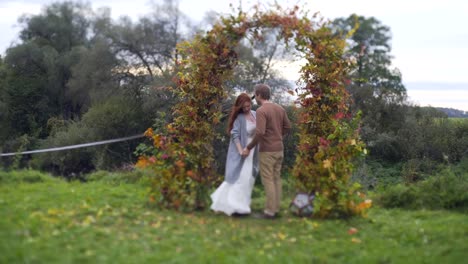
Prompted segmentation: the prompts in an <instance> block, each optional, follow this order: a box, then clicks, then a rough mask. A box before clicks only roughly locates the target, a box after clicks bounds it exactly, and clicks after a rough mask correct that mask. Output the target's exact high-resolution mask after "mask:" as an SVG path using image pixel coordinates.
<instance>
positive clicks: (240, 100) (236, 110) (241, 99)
mask: <svg viewBox="0 0 468 264" xmlns="http://www.w3.org/2000/svg"><path fill="white" fill-rule="evenodd" d="M245 102H250V103H252V99H251V98H250V96H249V95H248V94H246V93H241V94H239V96H237V99H236V102H235V103H234V105H233V106H232V110H231V113H230V114H229V122H228V127H227V133H228V134H231V130H232V127H233V125H234V121H235V120H236V118H237V116H238V115H239V114H240V113H243V110H242V106H243V105H244V103H245Z"/></svg>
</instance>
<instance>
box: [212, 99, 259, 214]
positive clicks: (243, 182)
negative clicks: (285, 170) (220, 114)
mask: <svg viewBox="0 0 468 264" xmlns="http://www.w3.org/2000/svg"><path fill="white" fill-rule="evenodd" d="M251 109H252V99H251V98H250V96H248V95H247V94H246V93H241V94H240V95H239V96H238V97H237V99H236V102H235V104H234V106H233V107H232V110H231V114H230V116H229V123H228V129H227V132H228V133H229V134H230V143H229V149H228V153H227V158H226V170H225V175H224V181H223V183H222V184H221V185H220V186H219V187H218V189H216V191H215V192H214V193H213V194H211V200H212V201H213V204H212V205H211V209H212V210H214V211H216V212H223V213H225V214H227V215H247V214H250V212H251V210H250V201H251V195H252V190H253V186H254V183H255V176H256V175H257V174H258V151H257V147H255V150H254V151H250V154H249V155H248V156H247V157H245V158H243V157H242V151H243V149H244V148H245V147H246V146H247V145H248V144H249V142H250V141H251V140H252V139H253V137H254V136H255V128H256V125H255V120H256V115H255V111H253V110H251Z"/></svg>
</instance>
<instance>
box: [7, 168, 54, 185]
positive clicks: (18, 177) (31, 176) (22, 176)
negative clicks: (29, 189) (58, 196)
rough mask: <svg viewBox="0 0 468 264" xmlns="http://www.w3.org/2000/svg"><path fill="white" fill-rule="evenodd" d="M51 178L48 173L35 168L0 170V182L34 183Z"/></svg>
mask: <svg viewBox="0 0 468 264" xmlns="http://www.w3.org/2000/svg"><path fill="white" fill-rule="evenodd" d="M53 180H54V178H53V177H52V176H51V175H50V174H46V173H42V172H40V171H36V170H15V171H0V183H21V182H25V183H36V182H47V181H53Z"/></svg>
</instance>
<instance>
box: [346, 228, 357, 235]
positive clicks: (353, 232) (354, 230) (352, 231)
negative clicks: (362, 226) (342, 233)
mask: <svg viewBox="0 0 468 264" xmlns="http://www.w3.org/2000/svg"><path fill="white" fill-rule="evenodd" d="M357 232H358V230H357V228H354V227H351V228H350V229H348V234H350V235H354V234H356V233H357Z"/></svg>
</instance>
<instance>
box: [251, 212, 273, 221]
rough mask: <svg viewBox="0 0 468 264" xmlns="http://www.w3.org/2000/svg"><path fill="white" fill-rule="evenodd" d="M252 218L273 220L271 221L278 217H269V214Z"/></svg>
mask: <svg viewBox="0 0 468 264" xmlns="http://www.w3.org/2000/svg"><path fill="white" fill-rule="evenodd" d="M254 218H258V219H269V220H273V219H276V218H278V217H277V216H276V215H271V214H266V213H260V214H256V215H254Z"/></svg>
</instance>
